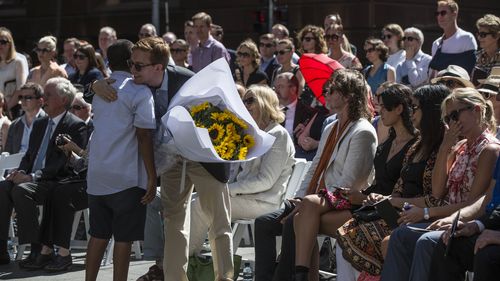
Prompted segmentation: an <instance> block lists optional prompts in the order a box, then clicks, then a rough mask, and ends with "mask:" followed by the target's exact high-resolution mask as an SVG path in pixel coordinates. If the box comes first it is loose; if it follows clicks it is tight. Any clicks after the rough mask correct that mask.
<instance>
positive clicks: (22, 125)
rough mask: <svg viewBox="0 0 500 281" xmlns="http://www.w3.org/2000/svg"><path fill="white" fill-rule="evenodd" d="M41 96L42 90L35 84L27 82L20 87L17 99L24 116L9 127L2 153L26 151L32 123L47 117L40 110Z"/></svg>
mask: <svg viewBox="0 0 500 281" xmlns="http://www.w3.org/2000/svg"><path fill="white" fill-rule="evenodd" d="M42 95H43V88H42V86H40V85H38V84H36V83H32V82H28V83H26V84H24V85H23V86H21V89H20V93H19V95H18V98H19V100H20V101H21V108H22V109H23V111H24V115H22V116H20V117H18V118H16V119H15V120H14V121H13V122H12V124H11V125H10V127H9V132H8V134H7V142H6V143H5V149H4V151H7V152H9V153H10V154H14V153H18V152H26V150H28V144H29V140H30V133H31V130H32V129H33V122H34V121H35V120H36V119H38V118H42V117H45V116H46V115H47V114H46V113H45V111H43V109H42V104H43V98H42Z"/></svg>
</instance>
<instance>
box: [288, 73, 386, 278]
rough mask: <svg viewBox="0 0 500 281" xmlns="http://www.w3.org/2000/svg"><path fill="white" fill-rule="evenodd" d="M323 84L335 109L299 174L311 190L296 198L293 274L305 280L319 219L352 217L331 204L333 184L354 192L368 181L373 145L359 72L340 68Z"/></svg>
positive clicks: (335, 194)
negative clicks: (306, 168)
mask: <svg viewBox="0 0 500 281" xmlns="http://www.w3.org/2000/svg"><path fill="white" fill-rule="evenodd" d="M325 88H326V89H327V91H326V93H325V98H326V104H327V106H328V107H329V108H330V109H331V110H332V111H333V112H334V113H336V114H337V120H336V121H334V122H333V123H331V124H329V125H328V126H327V127H326V129H325V132H324V133H323V136H322V138H321V141H320V145H319V149H318V153H317V155H316V157H315V158H314V160H313V163H312V165H311V171H312V172H311V173H308V175H307V176H306V178H305V179H304V182H305V183H307V184H308V191H307V194H310V195H307V196H306V197H304V198H303V199H302V200H300V201H296V202H295V204H296V206H295V209H294V213H293V215H294V226H295V227H294V228H295V236H296V240H295V241H296V261H295V264H296V268H295V270H296V272H295V278H296V279H295V280H307V278H308V271H309V267H311V266H312V265H314V263H313V264H311V260H312V261H313V262H315V261H317V258H313V257H314V256H313V250H314V248H315V245H316V236H317V235H318V234H319V233H323V232H324V229H323V228H324V227H327V225H326V224H323V223H322V220H323V219H324V218H325V217H328V216H329V217H331V218H332V220H330V221H329V223H328V227H329V226H332V225H336V227H334V228H333V229H336V228H337V227H338V226H340V225H341V224H342V223H343V222H345V221H346V220H348V219H349V218H350V217H351V213H350V211H349V210H348V209H345V208H341V207H338V208H337V207H336V204H337V202H336V201H335V200H334V198H335V197H337V198H339V197H340V196H339V193H338V190H337V189H336V188H335V187H348V188H350V189H351V192H352V193H355V194H359V193H358V191H361V190H363V189H365V188H366V187H368V186H369V175H370V172H371V171H372V169H373V159H374V157H375V150H376V146H377V140H376V133H375V129H374V128H373V126H372V125H371V124H370V122H369V121H368V119H370V118H371V113H370V111H369V109H368V105H367V95H366V90H367V88H366V86H365V81H364V79H363V77H362V75H361V74H360V73H359V72H357V71H354V70H346V69H339V70H337V71H335V72H334V73H333V75H332V77H331V78H330V79H329V81H328V82H327V86H325ZM351 203H352V204H361V201H359V202H356V201H355V200H353V201H352V202H351ZM347 208H349V207H348V206H347ZM315 279H317V278H315Z"/></svg>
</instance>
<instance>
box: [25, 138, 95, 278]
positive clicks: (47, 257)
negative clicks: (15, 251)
mask: <svg viewBox="0 0 500 281" xmlns="http://www.w3.org/2000/svg"><path fill="white" fill-rule="evenodd" d="M63 143H64V144H63ZM56 144H57V145H58V147H59V148H60V149H62V150H63V151H64V152H65V153H67V154H68V155H70V158H68V159H69V164H68V165H69V166H70V167H71V168H72V169H73V171H74V172H75V174H76V176H74V177H70V178H66V179H62V180H60V181H59V183H58V185H56V186H53V187H52V188H51V189H50V192H49V194H47V197H46V200H45V203H44V204H43V216H42V222H41V224H40V242H41V243H42V245H43V247H42V251H41V255H39V256H38V258H37V259H36V261H35V262H34V263H31V264H28V265H26V268H27V269H44V270H46V271H49V272H57V271H64V270H67V269H68V268H69V267H70V266H71V265H72V264H73V260H72V258H71V252H70V250H69V247H70V242H71V231H72V227H73V220H74V216H75V212H76V211H79V210H83V209H86V208H88V205H87V192H86V190H87V181H86V176H87V163H88V162H87V151H85V150H84V149H82V148H80V147H79V146H78V145H77V144H76V143H74V142H72V141H71V140H70V139H68V138H67V137H66V136H61V135H59V136H57V140H56ZM47 184H49V183H47ZM50 184H52V183H50ZM54 246H57V255H56V254H55V252H54Z"/></svg>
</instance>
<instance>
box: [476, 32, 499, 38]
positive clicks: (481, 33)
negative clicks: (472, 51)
mask: <svg viewBox="0 0 500 281" xmlns="http://www.w3.org/2000/svg"><path fill="white" fill-rule="evenodd" d="M488 35H491V36H493V35H495V33H493V32H478V33H476V36H477V37H479V38H486V36H488Z"/></svg>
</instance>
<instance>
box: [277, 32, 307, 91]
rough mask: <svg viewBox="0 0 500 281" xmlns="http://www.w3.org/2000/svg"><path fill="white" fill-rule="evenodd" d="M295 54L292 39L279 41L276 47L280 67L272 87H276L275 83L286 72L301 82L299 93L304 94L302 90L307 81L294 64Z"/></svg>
mask: <svg viewBox="0 0 500 281" xmlns="http://www.w3.org/2000/svg"><path fill="white" fill-rule="evenodd" d="M294 54H295V46H294V45H293V42H292V40H290V39H281V40H279V41H278V44H277V45H276V59H277V60H278V63H279V64H280V66H279V67H278V68H276V69H275V70H274V72H273V75H272V77H270V78H271V85H272V86H274V82H275V81H276V77H277V76H278V75H279V74H281V73H284V72H291V73H293V75H295V77H297V80H299V90H298V91H299V93H302V89H303V88H304V85H305V81H304V77H303V76H302V73H301V72H300V70H299V66H298V65H297V64H295V63H294V62H293V55H294Z"/></svg>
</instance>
